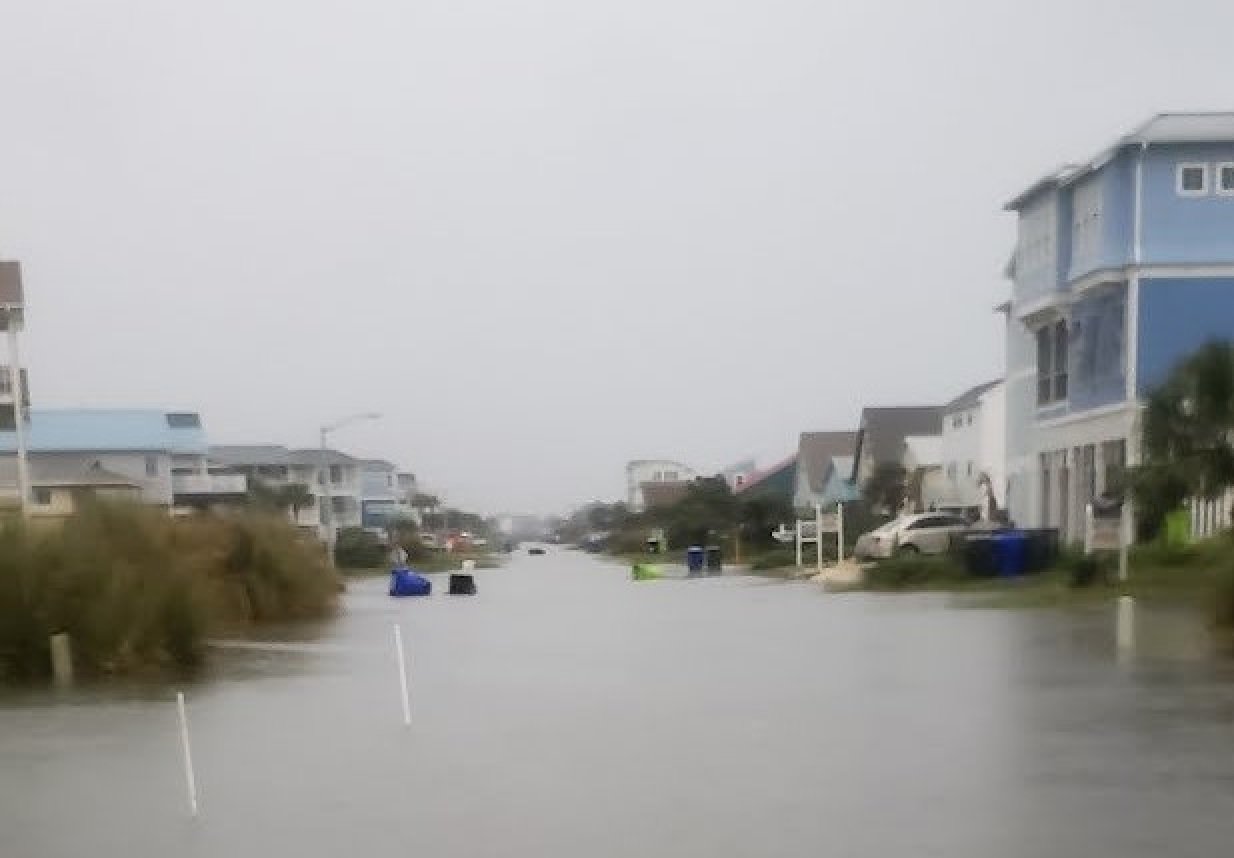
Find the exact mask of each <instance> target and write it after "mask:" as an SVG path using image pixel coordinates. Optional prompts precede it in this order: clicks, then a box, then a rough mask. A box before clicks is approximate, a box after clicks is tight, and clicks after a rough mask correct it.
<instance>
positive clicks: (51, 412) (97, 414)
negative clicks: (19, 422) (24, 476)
mask: <svg viewBox="0 0 1234 858" xmlns="http://www.w3.org/2000/svg"><path fill="white" fill-rule="evenodd" d="M27 413H28V414H29V424H28V425H27V427H26V449H28V450H29V451H30V452H31V453H73V452H91V453H94V452H100V453H101V452H135V453H187V454H204V453H205V452H206V450H207V445H206V434H205V431H204V430H203V429H202V428H201V423H200V419H199V420H198V421H197V425H194V426H190V425H176V426H173V425H172V423H173V422H178V421H175V420H172V421H169V419H168V418H169V413H168V412H166V411H158V410H154V409H136V408H132V409H120V408H115V409H107V408H32V409H30V411H29V412H27ZM172 414H174V415H176V416H183V415H184V414H185V412H172ZM15 434H16V433H14V431H13V430H11V429H8V430H3V431H0V452H5V453H11V452H13V451H14V450H15V449H16V446H17V445H16V438H15Z"/></svg>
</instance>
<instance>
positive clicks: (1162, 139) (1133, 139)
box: [1003, 111, 1234, 211]
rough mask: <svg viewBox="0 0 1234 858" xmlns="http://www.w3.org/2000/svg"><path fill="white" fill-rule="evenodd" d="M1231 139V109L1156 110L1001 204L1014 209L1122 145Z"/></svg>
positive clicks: (1085, 170)
mask: <svg viewBox="0 0 1234 858" xmlns="http://www.w3.org/2000/svg"><path fill="white" fill-rule="evenodd" d="M1228 141H1234V112H1229V111H1217V112H1211V113H1202V112H1201V113H1158V114H1157V115H1156V116H1153V117H1152V118H1150V119H1149V120H1148V121H1146V122H1144V123H1141V124H1140V125H1138V126H1136V127H1135V128H1134V129H1132V130H1131V131H1130V132H1128V133H1126V134H1124V135H1123V136H1121V137H1119V138H1118V139H1117V140H1115V141H1114V143H1113V144H1112V145H1110V146H1108V147H1106V148H1105V149H1102V150H1101V151H1100V152H1098V153H1097V154H1096V155H1094V156H1093V157H1092V158H1090V159H1088V160H1087V161H1085V162H1084V163H1082V164H1064V165H1063V166H1061V167H1059V168H1057V169H1055V170H1053V171H1051V172H1049V173H1047V174H1046V175H1044V176H1042V177H1041V178H1039V179H1037V181H1035V182H1033V183H1032V184H1031V185H1029V186H1028V187H1027V188H1025V189H1024V190H1023V191H1021V192H1020V193H1018V194H1017V195H1016V196H1015V197H1014V198H1012V199H1011V200H1009V201H1008V202H1007V204H1006V205H1005V206H1004V207H1003V208H1004V209H1006V210H1007V211H1015V210H1017V209H1019V208H1020V207H1021V206H1023V205H1024V204H1025V203H1027V202H1028V201H1029V200H1030V199H1032V198H1033V197H1035V196H1037V194H1039V193H1041V192H1042V191H1044V190H1047V189H1048V188H1051V187H1059V186H1062V185H1066V184H1069V183H1071V182H1074V181H1075V180H1077V179H1079V178H1080V177H1082V176H1085V175H1087V174H1088V173H1090V172H1092V171H1093V170H1098V169H1100V168H1101V167H1102V166H1104V165H1105V164H1107V163H1109V161H1110V159H1111V158H1113V157H1114V156H1115V155H1116V154H1118V151H1119V150H1120V149H1122V148H1123V147H1124V146H1139V145H1142V144H1145V145H1147V144H1153V143H1225V142H1228Z"/></svg>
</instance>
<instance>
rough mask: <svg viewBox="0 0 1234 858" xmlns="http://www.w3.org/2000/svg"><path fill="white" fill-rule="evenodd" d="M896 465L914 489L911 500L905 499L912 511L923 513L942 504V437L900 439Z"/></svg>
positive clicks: (912, 436)
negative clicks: (901, 466)
mask: <svg viewBox="0 0 1234 858" xmlns="http://www.w3.org/2000/svg"><path fill="white" fill-rule="evenodd" d="M900 464H901V465H903V466H904V473H905V474H907V475H908V485H909V486H910V487H915V489H916V492H915V496H913V497H910V498H909V500H910V502H911V503H912V504H913V505H914V507H915V509H917V510H918V511H920V510H927V509H931V508H933V507H935V506H937V505H938V504H941V503H944V502H945V500H946V497H947V481H946V476H945V475H944V473H943V439H942V436H940V435H909V436H908V437H906V438H905V439H904V452H903V454H902V456H901V458H900Z"/></svg>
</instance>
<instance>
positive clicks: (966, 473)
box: [964, 462, 973, 477]
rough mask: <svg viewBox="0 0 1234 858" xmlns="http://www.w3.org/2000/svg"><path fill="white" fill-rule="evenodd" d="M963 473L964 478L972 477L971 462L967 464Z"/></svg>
mask: <svg viewBox="0 0 1234 858" xmlns="http://www.w3.org/2000/svg"><path fill="white" fill-rule="evenodd" d="M964 473H965V475H966V476H969V477H971V476H972V475H973V463H972V462H969V463H968V465H967V467H965V469H964Z"/></svg>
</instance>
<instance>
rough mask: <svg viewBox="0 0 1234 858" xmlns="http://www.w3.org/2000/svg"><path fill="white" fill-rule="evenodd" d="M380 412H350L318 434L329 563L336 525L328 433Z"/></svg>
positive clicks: (332, 563) (372, 418)
mask: <svg viewBox="0 0 1234 858" xmlns="http://www.w3.org/2000/svg"><path fill="white" fill-rule="evenodd" d="M380 418H381V415H380V414H377V413H376V412H372V411H366V412H365V413H363V414H352V415H351V416H349V417H344V418H342V419H341V420H335V421H334V422H333V423H328V424H326V425H325V426H322V427H321V430H320V436H319V447H320V449H319V452H318V455H319V457H320V459H321V461H320V465H319V468H318V472H319V473H320V475H321V476H320V479H321V487H322V492H323V494H322V499H321V523H322V525H323V526H324V527H325V529H326V556H327V557H328V558H329V562H330V565H331V566H333V565H334V548H335V545H336V544H337V543H338V527H337V526H336V525H335V523H334V496H333V494H331V492H330V463H329V456H330V450H329V439H330V433H331V432H334V431H336V430H338V429H342V428H343V427H344V426H350V425H351V424H352V423H359V422H360V421H361V420H378V419H380Z"/></svg>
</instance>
